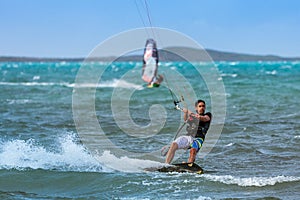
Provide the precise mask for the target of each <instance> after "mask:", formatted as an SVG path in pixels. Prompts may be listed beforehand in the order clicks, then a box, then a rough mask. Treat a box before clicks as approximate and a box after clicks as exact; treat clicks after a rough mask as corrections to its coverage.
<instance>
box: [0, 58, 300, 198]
mask: <svg viewBox="0 0 300 200" xmlns="http://www.w3.org/2000/svg"><path fill="white" fill-rule="evenodd" d="M94 65H95V66H96V67H97V68H101V67H102V68H103V67H105V66H106V64H104V63H96V64H95V63H94ZM195 65H197V66H198V67H201V66H202V65H203V66H205V63H195ZM216 66H217V68H218V70H219V73H220V77H219V78H218V80H215V81H223V83H224V87H225V91H226V95H225V97H226V113H227V114H226V119H225V124H224V128H223V130H222V134H221V136H220V138H219V140H218V141H217V143H216V145H215V146H214V148H213V149H212V151H211V152H210V153H208V154H207V155H206V156H205V157H204V158H198V163H199V164H200V165H201V166H202V167H203V168H204V170H205V173H204V174H202V175H195V174H186V173H183V174H182V173H169V174H168V173H154V172H144V171H143V170H141V165H143V164H142V163H145V166H147V167H149V166H151V165H152V164H153V165H157V161H153V160H142V161H141V160H140V159H135V158H130V157H126V156H123V157H117V156H115V155H113V153H112V152H110V151H105V152H102V153H101V154H100V155H98V157H97V158H95V155H94V154H91V153H90V151H89V148H86V146H85V145H84V142H83V143H82V141H81V139H82V138H81V135H78V130H77V129H76V126H75V123H74V119H73V114H74V113H73V112H72V109H74V108H73V107H72V96H73V95H74V93H76V88H75V79H76V75H77V74H78V72H79V70H80V67H81V63H72V62H70V63H68V62H57V63H46V62H44V63H43V62H41V63H28V62H27V63H22V62H19V63H0V88H1V93H0V104H1V106H0V116H1V117H0V198H1V199H226V198H229V199H231V198H235V199H263V198H269V199H273V198H274V199H277V198H278V199H297V198H299V196H300V192H299V191H300V184H299V183H300V155H299V152H300V123H299V121H300V109H299V99H300V62H219V63H216ZM140 67H141V63H135V62H128V63H125V62H124V63H122V62H121V63H113V64H112V65H110V66H109V67H107V68H106V69H105V71H104V73H103V77H102V78H101V81H100V82H99V83H98V84H97V85H86V86H85V87H86V88H96V94H95V96H96V100H95V101H96V103H95V110H96V114H97V119H98V120H99V123H100V124H101V126H102V128H103V130H104V132H105V133H106V134H107V135H108V137H109V139H110V141H112V142H113V143H114V144H115V145H117V146H118V147H120V148H122V149H125V150H128V151H135V152H139V151H140V152H147V151H152V150H159V149H160V148H161V147H162V146H164V145H165V144H166V143H168V142H169V141H170V140H171V139H172V137H173V136H174V132H175V131H176V128H177V127H178V122H179V121H180V113H178V111H176V110H173V109H171V107H172V100H171V97H170V93H169V91H168V90H167V88H166V87H163V86H162V87H160V88H155V89H147V88H145V84H144V83H143V82H142V80H141V79H140V71H139V69H140ZM166 68H170V69H171V70H174V71H177V72H178V73H179V74H181V75H182V76H183V77H185V78H186V79H187V80H188V81H189V82H190V84H191V85H193V87H194V88H196V96H197V97H199V98H204V99H205V100H207V102H208V108H207V109H208V110H210V109H211V107H210V93H209V92H208V89H207V87H206V86H205V83H204V82H205V81H203V80H199V77H198V76H197V75H196V73H195V71H193V69H192V67H191V66H190V65H189V64H188V63H161V66H160V68H159V70H161V71H164V69H166ZM129 70H131V71H132V73H133V74H134V76H133V77H136V78H137V79H136V80H132V81H131V80H126V81H124V80H122V76H123V75H124V73H125V72H127V71H129ZM135 73H136V74H138V76H136V75H135ZM207 73H209V68H208V70H207ZM166 76H167V77H168V76H169V74H166ZM173 81H174V80H171V78H170V80H168V82H169V84H173ZM119 87H122V88H121V90H122V91H125V92H126V90H127V89H134V90H135V93H133V94H132V96H131V100H130V102H129V104H130V111H131V114H130V115H131V117H132V119H133V121H134V122H135V123H136V124H139V125H142V126H143V125H147V123H149V119H150V118H149V114H148V110H149V107H150V106H151V105H153V104H159V105H161V106H163V107H164V108H165V111H166V112H167V116H168V120H167V121H166V123H165V126H164V127H163V129H161V130H160V131H159V133H158V134H157V135H156V136H155V137H150V138H135V137H133V136H129V135H126V134H125V133H124V131H122V130H121V128H120V127H119V125H120V124H118V123H117V122H115V121H114V118H113V113H112V111H111V96H112V95H113V92H114V91H115V90H116V89H117V88H119ZM174 90H176V92H178V93H183V94H184V95H185V99H186V102H187V103H188V104H189V105H190V107H191V102H192V101H194V99H191V97H189V94H187V92H186V91H185V87H181V86H180V84H179V85H177V86H176V88H175V89H174ZM210 92H211V91H210ZM83 105H84V102H83ZM213 114H214V113H213ZM127 128H128V129H129V130H130V128H132V127H130V126H128V127H127ZM153 131H155V130H153ZM161 136H163V137H161ZM272 197H273V198H272Z"/></svg>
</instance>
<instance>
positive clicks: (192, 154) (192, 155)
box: [188, 148, 197, 163]
mask: <svg viewBox="0 0 300 200" xmlns="http://www.w3.org/2000/svg"><path fill="white" fill-rule="evenodd" d="M196 155H197V149H196V148H191V150H190V157H189V160H188V163H193V162H195V159H196Z"/></svg>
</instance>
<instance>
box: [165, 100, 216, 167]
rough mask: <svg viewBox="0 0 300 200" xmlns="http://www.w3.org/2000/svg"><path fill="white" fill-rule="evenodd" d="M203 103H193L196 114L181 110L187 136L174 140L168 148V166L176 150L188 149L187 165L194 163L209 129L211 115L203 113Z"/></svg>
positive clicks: (204, 106)
mask: <svg viewBox="0 0 300 200" xmlns="http://www.w3.org/2000/svg"><path fill="white" fill-rule="evenodd" d="M205 108H206V105H205V101H203V100H198V101H196V102H195V110H196V113H193V112H191V111H190V110H188V109H186V108H183V109H182V111H183V112H184V116H183V117H184V120H185V121H187V128H186V131H187V134H186V135H183V136H180V137H178V138H177V139H175V140H174V141H173V142H172V143H171V146H170V149H169V151H168V153H167V157H166V160H165V162H166V163H168V164H170V163H171V161H172V160H173V158H174V155H175V151H176V150H178V149H190V156H189V159H188V163H194V162H195V159H196V155H197V153H198V151H199V150H200V148H201V147H202V144H203V142H204V139H205V135H206V133H207V131H208V129H209V126H210V122H211V119H212V114H211V113H210V112H205Z"/></svg>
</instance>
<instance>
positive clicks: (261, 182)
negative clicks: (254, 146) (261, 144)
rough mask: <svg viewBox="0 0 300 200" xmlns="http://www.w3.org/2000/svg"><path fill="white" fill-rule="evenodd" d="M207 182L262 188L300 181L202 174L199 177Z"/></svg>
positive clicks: (288, 178)
mask: <svg viewBox="0 0 300 200" xmlns="http://www.w3.org/2000/svg"><path fill="white" fill-rule="evenodd" d="M201 176H203V177H204V178H206V179H207V180H209V181H214V182H220V183H224V184H227V185H238V186H243V187H251V186H256V187H263V186H271V185H275V184H277V183H285V182H295V181H300V177H295V176H283V175H281V176H276V177H248V178H241V177H234V176H231V175H224V176H219V175H210V174H204V175H201Z"/></svg>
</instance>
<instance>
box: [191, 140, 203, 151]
mask: <svg viewBox="0 0 300 200" xmlns="http://www.w3.org/2000/svg"><path fill="white" fill-rule="evenodd" d="M202 144H203V139H202V138H195V139H194V140H193V142H192V144H191V145H190V147H191V148H195V149H197V152H198V151H199V150H200V149H201V147H202Z"/></svg>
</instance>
